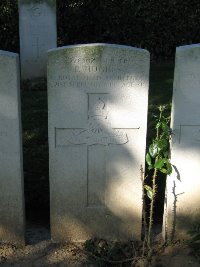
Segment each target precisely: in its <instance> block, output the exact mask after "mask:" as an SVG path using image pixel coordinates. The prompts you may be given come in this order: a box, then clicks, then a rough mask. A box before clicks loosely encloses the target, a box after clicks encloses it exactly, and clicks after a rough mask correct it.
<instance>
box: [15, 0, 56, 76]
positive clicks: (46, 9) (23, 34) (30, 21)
mask: <svg viewBox="0 0 200 267" xmlns="http://www.w3.org/2000/svg"><path fill="white" fill-rule="evenodd" d="M19 30H20V60H21V76H22V79H23V80H25V79H30V80H32V79H37V78H44V77H46V64H47V51H48V50H49V49H51V48H56V47H57V26H56V0H19Z"/></svg>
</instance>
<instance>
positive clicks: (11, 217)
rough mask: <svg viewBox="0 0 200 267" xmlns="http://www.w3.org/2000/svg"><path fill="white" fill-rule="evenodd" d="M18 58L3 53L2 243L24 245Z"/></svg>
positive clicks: (0, 83)
mask: <svg viewBox="0 0 200 267" xmlns="http://www.w3.org/2000/svg"><path fill="white" fill-rule="evenodd" d="M19 93H20V92H19V58H18V55H17V54H14V53H9V52H4V51H0V241H4V242H11V243H17V244H24V188H23V171H22V140H21V118H20V97H19Z"/></svg>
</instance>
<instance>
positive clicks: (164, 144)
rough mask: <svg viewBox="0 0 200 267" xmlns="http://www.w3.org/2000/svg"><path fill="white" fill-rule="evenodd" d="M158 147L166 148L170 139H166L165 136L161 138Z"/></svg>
mask: <svg viewBox="0 0 200 267" xmlns="http://www.w3.org/2000/svg"><path fill="white" fill-rule="evenodd" d="M158 147H159V148H160V149H166V148H167V147H168V141H167V140H166V139H164V138H162V139H160V140H159V141H158Z"/></svg>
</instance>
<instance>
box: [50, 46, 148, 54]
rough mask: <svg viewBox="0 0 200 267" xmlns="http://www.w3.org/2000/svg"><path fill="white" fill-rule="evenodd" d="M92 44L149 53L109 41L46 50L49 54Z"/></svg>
mask: <svg viewBox="0 0 200 267" xmlns="http://www.w3.org/2000/svg"><path fill="white" fill-rule="evenodd" d="M94 46H95V47H110V48H120V49H130V50H132V51H138V52H142V53H147V54H148V55H150V53H149V51H148V50H146V49H142V48H137V47H133V46H128V45H119V44H110V43H90V44H76V45H67V46H62V47H58V48H53V49H50V50H48V51H47V52H48V54H50V53H53V52H57V51H60V50H65V49H72V48H81V47H94Z"/></svg>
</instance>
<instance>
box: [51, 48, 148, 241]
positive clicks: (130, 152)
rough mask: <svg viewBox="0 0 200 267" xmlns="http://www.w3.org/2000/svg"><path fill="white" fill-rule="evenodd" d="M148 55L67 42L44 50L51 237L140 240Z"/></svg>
mask: <svg viewBox="0 0 200 267" xmlns="http://www.w3.org/2000/svg"><path fill="white" fill-rule="evenodd" d="M148 75H149V53H148V52H147V51H146V50H142V49H136V48H133V47H128V46H119V45H109V44H91V45H77V46H68V47H63V48H59V49H54V50H51V51H50V52H49V53H48V98H49V149H50V151H49V152H50V192H51V193H50V194H51V231H52V238H53V239H54V240H58V241H64V240H73V241H81V240H86V239H90V238H93V237H95V236H96V237H102V238H106V239H110V240H127V239H132V238H134V239H140V235H141V221H142V186H141V180H140V165H141V164H142V165H143V167H144V159H145V143H146V122H147V102H148V82H149V76H148Z"/></svg>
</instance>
